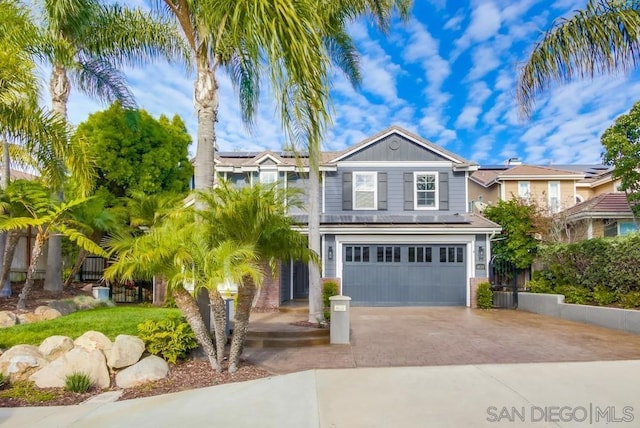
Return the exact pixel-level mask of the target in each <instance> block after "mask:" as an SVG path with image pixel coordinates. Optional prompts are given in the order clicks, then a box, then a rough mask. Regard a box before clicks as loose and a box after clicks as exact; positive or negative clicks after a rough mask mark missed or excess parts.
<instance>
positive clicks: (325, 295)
mask: <svg viewBox="0 0 640 428" xmlns="http://www.w3.org/2000/svg"><path fill="white" fill-rule="evenodd" d="M336 295H338V284H337V283H336V282H335V281H327V282H325V283H324V284H322V304H323V305H324V307H325V308H328V307H330V306H331V301H330V300H329V297H331V296H336Z"/></svg>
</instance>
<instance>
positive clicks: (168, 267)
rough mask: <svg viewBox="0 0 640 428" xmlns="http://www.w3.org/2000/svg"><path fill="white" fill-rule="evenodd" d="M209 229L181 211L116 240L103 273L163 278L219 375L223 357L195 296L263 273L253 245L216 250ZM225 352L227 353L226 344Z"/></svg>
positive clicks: (221, 244)
mask: <svg viewBox="0 0 640 428" xmlns="http://www.w3.org/2000/svg"><path fill="white" fill-rule="evenodd" d="M208 228H209V227H208V226H207V225H205V224H204V223H203V222H199V221H195V214H194V210H193V209H191V208H181V209H177V210H175V211H174V212H172V213H171V214H170V215H169V216H167V217H166V218H165V219H164V220H163V221H161V222H159V223H156V224H155V225H154V226H152V227H151V228H150V229H149V231H148V232H147V233H145V234H142V235H138V236H134V235H132V234H120V235H119V236H115V237H113V238H112V239H110V240H109V241H108V248H109V249H110V252H111V254H112V255H114V256H115V259H116V261H115V263H113V264H111V265H110V266H109V267H108V268H107V270H106V271H105V278H106V279H108V280H113V279H119V280H127V279H134V278H140V277H144V278H152V277H153V276H156V275H159V276H162V277H163V278H165V280H166V281H167V287H168V289H169V291H170V292H171V293H172V295H173V297H174V298H175V301H176V305H177V306H178V308H179V309H180V310H181V311H182V313H183V315H184V317H185V319H186V320H187V322H188V323H189V325H190V326H191V329H192V330H193V331H194V333H195V335H196V339H197V341H198V343H199V344H200V346H201V347H202V349H203V350H204V352H205V354H206V355H207V358H208V360H209V363H210V365H211V367H212V368H213V369H215V370H216V371H218V372H220V371H222V359H223V355H222V354H220V353H217V352H216V347H215V346H214V345H213V343H212V341H211V337H210V336H209V332H208V328H207V326H206V325H205V324H204V322H203V320H202V316H201V315H200V312H199V309H198V304H197V302H196V300H195V298H194V295H195V294H197V293H198V292H199V290H201V289H209V290H211V289H216V288H217V286H218V284H220V283H222V282H224V281H225V280H226V279H231V280H234V281H239V280H240V279H241V278H244V277H250V278H254V280H255V281H259V278H260V276H261V273H260V269H259V266H258V265H257V264H256V263H255V254H254V252H253V248H252V247H251V246H249V245H243V244H240V243H236V242H232V241H228V240H227V241H221V242H218V243H216V244H215V245H213V242H214V241H213V240H212V239H211V237H210V236H209V235H208V233H207V229H208ZM216 340H218V339H216ZM218 343H219V341H218ZM222 347H223V348H222V349H223V351H224V342H223V343H222Z"/></svg>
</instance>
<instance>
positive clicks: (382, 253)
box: [376, 247, 400, 263]
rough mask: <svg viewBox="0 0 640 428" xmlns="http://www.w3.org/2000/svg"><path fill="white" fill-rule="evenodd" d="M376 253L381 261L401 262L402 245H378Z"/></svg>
mask: <svg viewBox="0 0 640 428" xmlns="http://www.w3.org/2000/svg"><path fill="white" fill-rule="evenodd" d="M376 253H377V259H378V262H379V263H400V247H378V248H377V249H376Z"/></svg>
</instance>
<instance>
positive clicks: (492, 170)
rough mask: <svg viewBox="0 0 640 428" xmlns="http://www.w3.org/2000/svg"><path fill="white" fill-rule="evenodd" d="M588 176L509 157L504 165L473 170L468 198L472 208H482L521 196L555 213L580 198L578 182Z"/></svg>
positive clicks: (550, 212)
mask: <svg viewBox="0 0 640 428" xmlns="http://www.w3.org/2000/svg"><path fill="white" fill-rule="evenodd" d="M585 176H586V174H585V173H584V172H581V171H572V170H568V169H560V168H558V167H547V166H538V165H523V164H521V163H520V162H519V161H517V160H514V159H510V160H509V161H508V163H507V165H506V166H505V167H495V166H493V167H483V168H481V169H480V170H478V171H476V172H474V173H473V174H472V175H471V178H470V182H469V199H470V200H471V201H472V202H473V203H474V207H473V208H474V209H479V210H480V211H482V209H481V208H483V207H484V204H488V205H490V204H492V203H495V202H497V201H499V200H511V199H513V198H520V199H522V200H524V201H527V202H535V203H536V204H537V205H538V206H539V207H540V208H542V209H543V210H545V211H547V212H548V213H549V214H556V213H559V212H560V211H562V210H564V209H567V208H569V207H571V206H573V205H575V204H576V203H577V202H578V201H579V200H580V199H579V196H578V191H577V184H578V183H579V182H580V181H582V180H584V179H585ZM476 202H478V203H476Z"/></svg>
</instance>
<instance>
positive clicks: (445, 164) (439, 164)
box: [336, 161, 454, 168]
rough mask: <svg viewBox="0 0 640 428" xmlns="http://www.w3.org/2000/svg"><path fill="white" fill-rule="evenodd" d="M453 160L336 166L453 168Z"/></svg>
mask: <svg viewBox="0 0 640 428" xmlns="http://www.w3.org/2000/svg"><path fill="white" fill-rule="evenodd" d="M453 165H454V164H453V162H449V161H424V162H406V161H389V162H381V161H375V162H374V161H347V162H340V163H339V164H337V165H336V166H337V167H338V168H358V167H362V168H393V167H396V168H452V167H453Z"/></svg>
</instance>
